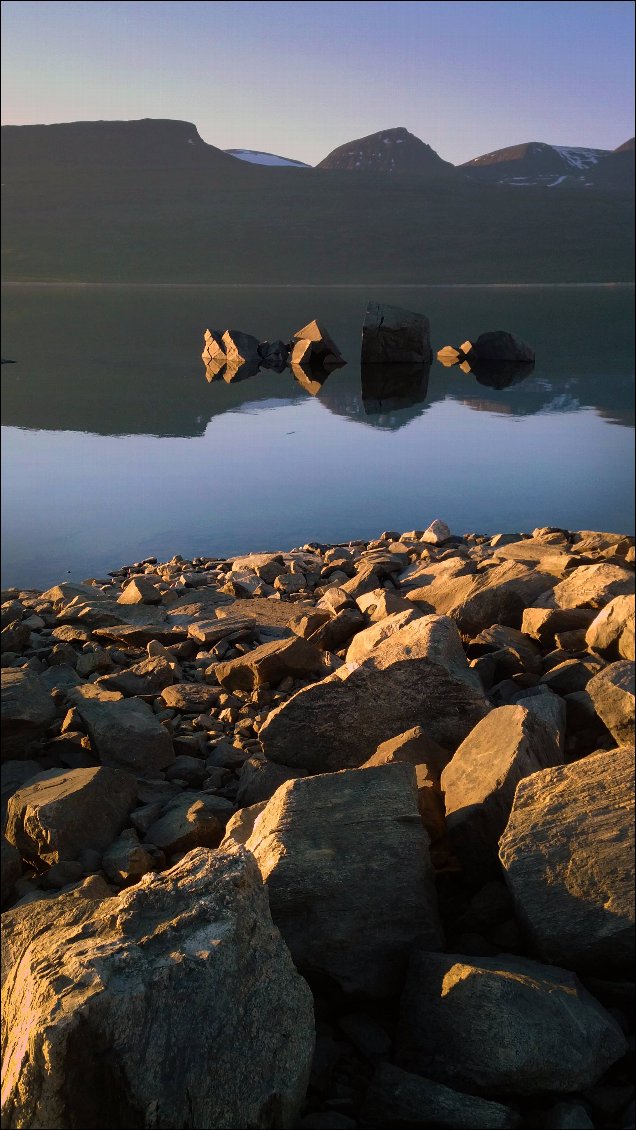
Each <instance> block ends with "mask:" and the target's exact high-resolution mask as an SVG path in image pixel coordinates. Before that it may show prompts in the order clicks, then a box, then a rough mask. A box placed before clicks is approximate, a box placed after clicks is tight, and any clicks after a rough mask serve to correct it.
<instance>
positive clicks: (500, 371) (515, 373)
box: [470, 360, 534, 389]
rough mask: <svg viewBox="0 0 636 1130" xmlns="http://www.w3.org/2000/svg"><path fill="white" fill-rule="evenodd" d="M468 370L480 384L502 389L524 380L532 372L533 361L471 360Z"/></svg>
mask: <svg viewBox="0 0 636 1130" xmlns="http://www.w3.org/2000/svg"><path fill="white" fill-rule="evenodd" d="M470 370H471V372H472V374H473V376H474V377H475V378H476V379H477V380H478V381H479V383H480V385H487V386H488V388H498V389H502V388H510V386H511V385H518V384H521V382H522V381H525V379H526V377H529V376H530V374H531V373H532V372H534V362H533V361H480V360H471V362H470Z"/></svg>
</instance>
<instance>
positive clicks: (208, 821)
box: [144, 791, 234, 856]
mask: <svg viewBox="0 0 636 1130" xmlns="http://www.w3.org/2000/svg"><path fill="white" fill-rule="evenodd" d="M233 810H234V806H233V804H232V803H231V801H229V800H226V799H225V797H220V796H214V795H213V794H212V793H197V792H189V791H184V792H182V793H179V794H178V795H177V796H175V797H174V798H173V799H172V800H170V801H168V803H167V804H166V805H165V806H164V808H163V811H162V813H161V816H160V817H159V819H158V820H155V821H154V822H153V823H152V824H151V825H150V827H149V828H148V830H147V832H146V835H145V837H144V839H145V841H146V843H149V844H154V845H155V847H158V848H161V850H162V851H163V852H165V854H166V855H167V856H170V855H172V854H173V853H177V852H185V851H190V850H191V848H194V847H217V845H218V844H220V842H221V840H222V839H223V834H224V832H225V825H226V823H227V821H228V819H229V817H230V816H231V815H232V812H233Z"/></svg>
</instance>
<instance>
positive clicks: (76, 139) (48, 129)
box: [2, 118, 236, 174]
mask: <svg viewBox="0 0 636 1130" xmlns="http://www.w3.org/2000/svg"><path fill="white" fill-rule="evenodd" d="M2 147H3V159H5V160H6V161H7V166H8V168H9V169H11V171H12V172H13V173H17V172H20V171H23V172H25V173H29V172H31V171H32V170H33V169H34V168H35V167H36V166H37V164H38V163H40V164H41V166H42V169H43V170H47V169H49V170H52V169H54V168H64V169H76V168H78V167H79V168H81V169H101V168H104V167H106V168H108V169H110V170H112V172H113V173H116V171H117V169H143V170H144V171H157V170H160V169H172V170H183V171H186V170H195V169H201V170H206V171H212V170H214V171H223V172H226V173H228V174H229V173H230V172H231V171H232V169H233V168H234V167H235V166H236V161H234V159H233V158H232V157H229V156H228V155H227V154H226V153H224V152H223V150H222V149H217V148H215V146H214V145H208V144H207V143H206V142H205V141H203V140H202V138H201V137H199V133H198V131H197V128H196V126H194V125H192V123H191V122H181V121H173V120H171V119H162V118H142V119H140V120H138V121H129V122H125V121H124V122H104V121H100V122H64V123H63V124H61V125H50V126H2Z"/></svg>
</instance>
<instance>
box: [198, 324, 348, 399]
mask: <svg viewBox="0 0 636 1130" xmlns="http://www.w3.org/2000/svg"><path fill="white" fill-rule="evenodd" d="M201 358H202V360H203V364H204V365H205V375H206V379H207V380H208V381H214V380H216V379H217V378H218V377H222V378H223V380H224V381H226V382H227V383H228V384H229V383H230V382H232V381H241V380H245V379H246V378H247V377H253V376H255V375H256V373H258V371H259V370H260V369H272V370H273V371H274V372H276V373H282V372H283V370H284V369H285V368H286V367H287V366H288V365H289V367H290V369H291V371H292V373H293V374H294V376H295V377H296V379H297V380H299V381H300V382H301V384H303V383H305V381H307V380H309V381H311V380H312V377H313V379H317V378H318V377H319V376H320V374H324V377H323V379H324V378H325V377H326V376H327V375H328V374H329V373H330V372H332V371H333V369H335V368H338V367H339V366H340V365H344V364H345V362H344V360H343V358H342V355H341V353H340V350H339V349H338V346H337V345H336V344H335V342H334V341H332V339H331V337H330V336H329V334H328V332H327V330H326V329H325V328H324V327H323V326H321V325H320V324H319V323H318V322H317V321H316V320H315V319H314V321H312V322H309V323H308V324H307V325H306V326H303V327H302V329H300V330H298V332H297V333H296V334H294V337H293V339H292V341H291V342H284V341H280V340H277V341H260V342H259V340H258V338H257V337H253V336H252V334H246V333H243V331H242V330H225V331H224V332H223V333H221V332H220V331H219V330H206V331H205V333H204V335H203V353H202V354H201Z"/></svg>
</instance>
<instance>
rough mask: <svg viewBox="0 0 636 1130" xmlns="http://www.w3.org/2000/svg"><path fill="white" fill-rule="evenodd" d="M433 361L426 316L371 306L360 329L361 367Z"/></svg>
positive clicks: (397, 307) (384, 306)
mask: <svg viewBox="0 0 636 1130" xmlns="http://www.w3.org/2000/svg"><path fill="white" fill-rule="evenodd" d="M432 358H433V351H432V349H431V339H430V322H429V320H428V318H427V317H426V315H425V314H415V313H413V312H412V311H411V310H402V309H401V308H400V307H399V306H386V305H384V304H382V303H379V302H370V303H369V305H368V306H367V309H366V314H365V316H364V325H363V327H362V359H361V360H362V365H363V366H366V365H387V364H388V365H395V364H398V365H412V364H413V363H415V364H425V365H426V364H428V363H429V362H430V361H431V360H432Z"/></svg>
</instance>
